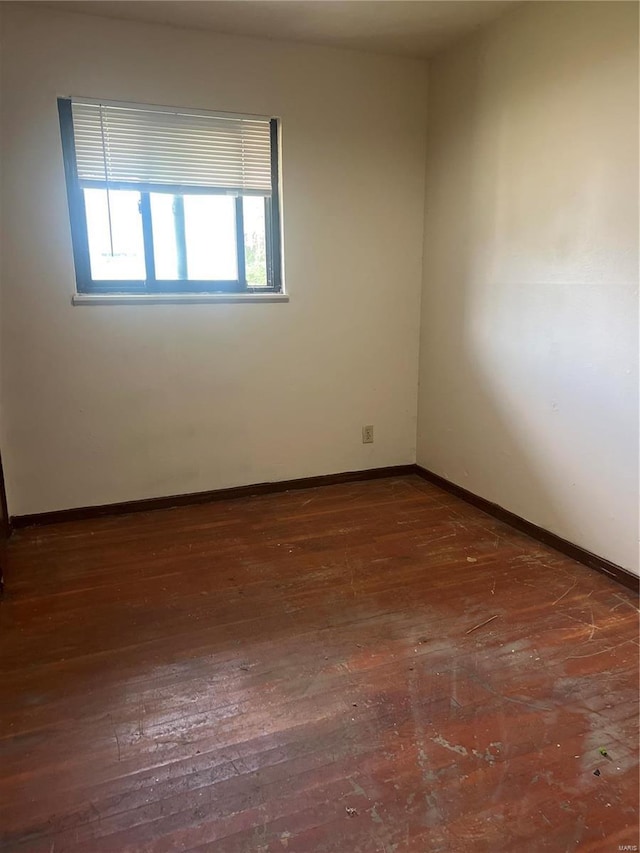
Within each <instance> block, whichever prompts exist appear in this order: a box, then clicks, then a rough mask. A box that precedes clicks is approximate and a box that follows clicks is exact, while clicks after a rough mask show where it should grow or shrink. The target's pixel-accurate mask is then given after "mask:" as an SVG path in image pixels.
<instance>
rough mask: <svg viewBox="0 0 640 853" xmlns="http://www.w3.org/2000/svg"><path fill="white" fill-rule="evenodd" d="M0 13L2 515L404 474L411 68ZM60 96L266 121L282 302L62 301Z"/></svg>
mask: <svg viewBox="0 0 640 853" xmlns="http://www.w3.org/2000/svg"><path fill="white" fill-rule="evenodd" d="M2 5H3V6H4V7H5V8H4V9H3V17H4V35H3V41H4V46H3V51H2V53H3V56H2V62H3V69H2V83H3V92H2V108H3V113H2V131H3V133H2V139H3V141H2V145H3V147H2V157H3V161H4V162H3V186H2V202H3V219H2V235H3V244H2V354H3V357H2V364H3V368H4V370H3V375H2V395H1V400H2V410H3V413H4V420H3V423H2V434H1V436H0V446H1V447H2V451H3V457H4V462H5V473H6V480H7V490H8V497H9V504H10V511H11V513H12V514H23V513H35V512H40V511H47V510H55V509H61V508H65V507H74V506H86V505H92V504H101V503H109V502H112V501H123V500H130V499H137V498H145V497H152V496H159V495H168V494H176V493H185V492H194V491H199V490H206V489H216V488H223V487H226V486H234V485H240V484H246V483H255V482H260V481H266V480H281V479H287V478H293V477H303V476H307V475H314V474H324V473H330V472H336V471H345V470H353V469H364V468H370V467H376V466H386V465H394V464H402V463H409V462H413V461H414V459H415V435H416V384H417V359H418V337H419V334H418V324H419V298H420V277H421V263H422V229H423V222H422V217H423V181H424V146H425V91H426V90H425V86H426V64H425V63H423V62H419V61H414V60H405V59H394V58H386V57H379V56H369V55H366V54H358V53H351V52H347V51H338V50H328V49H324V48H315V47H305V46H299V45H287V44H279V43H276V42H267V41H254V40H251V39H240V38H234V37H225V36H217V35H213V34H211V33H206V32H196V31H188V30H181V29H174V28H170V27H163V26H155V25H148V24H136V23H131V22H122V21H115V20H108V19H101V18H96V17H89V16H83V15H76V14H66V13H60V12H54V11H51V10H46V9H27V8H24V6H23V7H21V8H15V7H13V6H7V4H6V3H5V4H2ZM69 94H76V95H85V96H92V97H104V98H112V99H118V100H130V101H139V102H143V103H144V102H149V103H160V104H169V105H179V106H192V107H201V108H211V109H220V110H230V111H235V112H249V113H260V114H268V115H277V116H280V117H281V118H282V127H283V183H284V242H285V271H286V287H287V290H288V292H289V293H290V295H291V301H290V303H289V304H271V305H255V304H252V305H219V304H216V305H195V306H194V305H173V306H172V305H153V306H139V305H136V306H130V307H112V306H108V307H104V306H100V307H95V306H92V307H90V308H87V307H72V306H71V303H70V297H71V294H72V292H73V290H74V273H73V261H72V253H71V242H70V235H69V225H68V217H67V202H66V194H65V186H64V174H63V166H62V158H61V150H60V138H59V137H60V134H59V128H58V120H57V112H56V96H58V95H69ZM363 424H374V426H375V443H374V444H373V445H366V446H363V445H362V443H361V427H362V425H363Z"/></svg>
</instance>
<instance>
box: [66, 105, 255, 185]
mask: <svg viewBox="0 0 640 853" xmlns="http://www.w3.org/2000/svg"><path fill="white" fill-rule="evenodd" d="M72 114H73V124H74V138H75V147H76V161H77V169H78V178H79V179H80V180H81V181H106V182H113V183H127V182H129V183H135V182H140V183H145V184H148V185H153V184H154V183H156V184H162V185H163V186H167V185H175V186H176V187H180V186H194V187H206V186H211V187H216V188H221V189H224V188H226V187H228V188H230V189H234V190H239V191H262V192H267V193H268V192H270V191H271V139H270V128H269V119H268V118H264V119H246V118H238V117H225V116H223V115H220V114H211V115H193V114H189V113H186V112H185V113H181V112H179V111H175V110H174V111H170V110H168V109H167V110H166V111H165V110H164V109H162V108H158V109H152V108H149V107H142V106H141V107H140V108H139V109H137V108H136V107H135V105H132V106H131V107H122V106H110V105H101V104H96V103H85V102H82V101H79V100H78V101H75V100H74V101H72Z"/></svg>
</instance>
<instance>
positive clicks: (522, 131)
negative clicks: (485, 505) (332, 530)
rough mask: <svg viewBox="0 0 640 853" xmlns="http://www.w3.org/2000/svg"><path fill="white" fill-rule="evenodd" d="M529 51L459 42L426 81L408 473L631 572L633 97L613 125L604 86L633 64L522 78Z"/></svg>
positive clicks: (616, 105) (591, 63) (552, 69)
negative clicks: (414, 416) (415, 401)
mask: <svg viewBox="0 0 640 853" xmlns="http://www.w3.org/2000/svg"><path fill="white" fill-rule="evenodd" d="M579 5H580V6H582V5H583V4H579ZM592 23H593V22H592ZM512 35H513V34H512ZM578 35H580V33H579V34H578ZM584 41H585V42H587V41H589V39H586V38H585V39H584ZM533 42H534V43H533V44H532V46H531V51H530V53H531V55H529V54H528V53H527V51H524V50H522V49H521V55H517V49H518V43H517V40H516V39H514V38H513V37H512V38H510V39H502V40H501V41H497V43H495V44H493V45H492V46H491V47H492V48H495V50H493V54H494V55H490V51H489V50H488V49H487V44H486V43H485V41H484V40H483V39H479V38H474V39H473V40H471V41H468V42H467V44H466V46H465V48H464V50H458V51H456V53H455V55H453V56H452V55H450V54H449V55H447V56H446V57H444V58H443V59H441V60H440V61H439V62H438V63H437V65H436V66H435V69H434V74H433V77H432V84H431V83H430V86H431V92H430V101H429V116H430V118H429V122H430V130H429V139H428V162H427V206H426V211H425V227H426V249H425V289H424V293H423V307H422V318H423V327H422V328H423V332H422V334H423V338H422V342H421V376H420V408H419V411H420V427H419V439H418V462H419V464H422V465H424V466H425V467H427V468H430V469H431V470H434V471H435V472H436V473H438V474H440V475H442V476H444V477H446V478H447V479H449V480H452V481H453V482H455V483H458V484H459V485H461V486H463V487H465V488H467V489H469V490H470V491H472V492H475V493H477V494H480V495H482V496H483V497H485V498H488V499H489V500H492V501H495V502H496V503H498V504H500V505H501V506H504V507H506V508H507V509H509V510H511V511H512V512H515V513H516V514H518V515H520V516H522V517H524V518H526V519H528V520H530V521H533V522H534V523H536V524H538V525H540V526H542V527H544V528H546V529H549V530H551V531H553V532H554V533H557V534H558V535H560V536H563V537H564V538H566V539H569V540H570V541H573V542H576V543H577V544H579V545H581V546H582V547H586V548H587V549H589V550H591V551H594V552H595V553H598V554H600V555H601V556H604V557H607V558H608V559H610V560H613V561H614V562H616V563H619V564H621V565H623V566H625V567H632V566H634V565H635V563H636V560H637V535H634V531H635V532H636V533H637V495H638V477H637V472H638V448H637V434H638V404H637V388H638V384H637V351H638V340H637V339H638V330H637V324H636V323H635V320H634V318H636V317H637V292H636V287H635V284H634V281H633V279H634V274H635V273H634V270H635V269H637V239H636V240H635V245H634V237H633V235H634V234H635V235H637V219H638V214H637V200H636V199H635V198H633V196H634V193H628V192H626V193H625V189H626V187H628V186H630V185H631V183H632V182H630V177H633V176H629V174H628V170H627V171H626V173H625V171H624V163H625V162H627V163H628V164H633V163H634V162H635V158H634V157H633V150H632V146H631V144H633V143H634V141H635V140H637V97H636V100H635V103H632V102H631V99H632V98H633V97H634V96H636V95H637V92H636V91H634V87H633V86H628V85H627V87H626V90H627V93H628V95H629V103H628V104H627V107H628V108H629V112H628V113H627V117H628V116H629V115H630V116H631V118H630V119H629V118H628V121H629V124H628V128H627V127H626V126H623V127H622V128H621V127H620V122H621V118H620V116H621V115H624V113H623V112H622V109H621V107H624V101H625V95H624V94H623V95H621V96H619V97H618V100H616V97H613V98H612V97H611V91H612V89H611V87H615V83H616V80H617V79H621V80H623V81H628V79H629V77H628V76H625V72H626V74H627V75H629V74H630V73H635V70H634V62H633V56H631V60H632V61H631V62H630V57H629V52H628V53H627V57H626V58H625V56H624V53H623V54H622V56H621V54H620V51H619V49H618V50H615V45H614V42H613V40H611V41H610V42H609V43H608V45H606V46H605V47H603V49H602V50H601V51H600V54H598V53H596V54H594V53H593V51H590V52H589V54H588V57H587V56H586V48H585V49H584V50H582V51H581V50H580V49H579V48H577V49H576V52H577V55H576V56H575V57H573V58H572V61H569V59H568V58H567V57H566V56H562V57H560V56H558V61H557V62H554V61H552V59H553V57H552V58H551V59H550V61H549V62H548V63H547V64H546V65H545V64H542V65H541V66H540V67H539V68H538V67H537V66H536V68H535V73H534V72H533V70H532V63H533V62H534V57H535V54H536V44H535V36H534V37H533ZM559 42H560V35H558V44H559ZM606 47H608V48H609V49H608V50H607V49H605V48H606ZM520 48H522V45H521V44H520ZM554 49H555V45H554V43H553V40H551V42H550V43H547V44H546V50H547V51H550V52H551V53H552V54H553V52H554ZM634 50H635V69H637V47H636V48H634ZM629 66H631V70H630V67H629ZM604 67H606V68H607V69H608V74H604V75H602V73H601V72H602V69H603V68H604ZM509 72H510V73H509ZM620 75H622V77H621V76H620ZM603 77H604V79H603ZM636 78H637V75H636ZM621 89H622V91H623V92H624V86H622V87H620V86H618V87H616V88H615V91H617V92H618V93H620V90H621ZM612 101H613V103H612ZM596 110H597V111H598V115H599V116H600V118H599V124H598V128H597V129H596V130H595V131H594V128H593V126H592V125H593V115H594V111H596ZM634 111H635V129H636V133H635V139H634V133H633V129H634V126H633V116H634ZM600 122H601V124H600ZM625 139H628V141H629V143H630V145H629V150H625V145H626V142H625ZM627 154H628V155H629V157H628V159H627V160H625V156H626V155H627ZM621 163H622V165H620V164H621ZM636 184H637V181H636ZM616 189H617V190H618V193H617V194H616ZM625 205H626V209H625ZM620 208H621V209H622V210H620ZM625 214H626V218H624V219H623V222H622V223H620V225H621V227H620V228H619V227H618V225H617V224H616V222H615V220H616V216H617V218H618V220H619V219H620V217H621V216H622V217H625ZM629 220H631V227H630V224H629ZM634 223H635V231H634V227H633V226H634ZM625 236H627V241H626V244H625V240H624V237H625ZM630 247H633V251H630Z"/></svg>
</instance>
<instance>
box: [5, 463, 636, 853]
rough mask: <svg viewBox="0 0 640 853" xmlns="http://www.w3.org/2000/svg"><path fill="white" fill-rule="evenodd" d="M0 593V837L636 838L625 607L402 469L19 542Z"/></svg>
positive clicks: (590, 841)
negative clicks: (388, 475) (394, 474)
mask: <svg viewBox="0 0 640 853" xmlns="http://www.w3.org/2000/svg"><path fill="white" fill-rule="evenodd" d="M6 582H7V587H8V594H7V597H6V599H5V600H4V602H3V603H2V604H1V605H0V632H1V637H2V644H1V646H0V717H1V722H2V726H1V728H0V843H1V845H2V849H3V850H5V849H6V850H7V851H11V850H15V851H21V853H24V851H29V853H38V851H40V850H45V851H48V853H51V850H55V851H57V853H60V851H65V850H66V851H75V853H79V852H80V851H90V853H100V851H108V853H111V852H113V853H123V851H127V850H131V851H165V850H166V851H174V850H198V851H204V850H213V851H216V853H236V851H238V853H240V851H242V853H245V851H247V853H248V851H251V853H254V851H262V853H273V851H276V850H278V851H281V850H291V851H296V853H311V851H313V853H321V851H323V852H324V853H326V852H327V851H329V852H330V853H333V852H335V853H357V851H361V853H369V851H371V853H373V851H384V853H389V851H391V850H393V851H394V853H403V851H406V853H426V851H429V853H431V851H437V850H442V851H445V850H446V851H458V850H460V851H462V850H468V849H470V850H474V851H476V850H477V851H484V850H487V851H489V850H504V851H511V850H513V851H518V853H520V851H527V850H531V851H539V850H549V851H565V850H569V849H571V850H584V851H592V850H594V851H595V850H603V851H605V850H611V849H617V845H618V844H626V843H629V844H634V843H637V840H634V839H636V838H637V827H638V779H637V771H638V746H637V745H638V661H639V655H640V647H639V645H638V608H637V600H636V599H635V598H634V596H633V595H632V594H631V593H630V592H629V591H628V590H626V589H624V588H622V587H619V586H618V585H616V584H615V583H614V582H612V581H610V580H609V579H608V578H606V577H604V576H602V575H599V574H597V573H595V572H593V571H592V570H590V569H588V568H586V567H584V566H582V565H580V564H578V563H575V562H573V561H572V560H570V559H568V558H567V557H564V556H562V555H560V554H558V553H556V552H553V551H552V550H550V549H548V548H546V547H544V546H542V545H540V544H539V543H538V542H534V541H533V540H531V539H529V538H528V537H527V536H525V535H523V534H520V533H517V532H515V531H513V530H511V529H510V528H508V527H507V526H505V525H504V524H502V523H501V522H499V521H497V520H496V519H494V518H491V517H489V516H486V515H485V514H484V513H482V512H480V511H479V510H477V509H475V508H474V507H471V506H469V505H467V504H465V503H462V502H460V501H459V500H458V499H457V498H455V497H454V496H452V495H450V494H448V493H444V492H440V491H439V490H438V489H437V488H436V487H434V486H433V485H431V484H430V483H427V482H425V481H424V480H422V479H420V478H418V477H414V476H407V477H401V478H395V479H390V480H378V481H372V482H364V483H348V484H342V485H334V486H325V487H322V488H317V489H309V490H301V491H297V492H291V493H281V494H277V495H263V496H259V497H253V498H243V499H238V500H232V501H228V502H217V503H214V504H210V505H206V504H203V505H198V506H191V507H181V508H176V509H173V510H158V511H156V512H149V513H138V514H135V515H131V516H120V517H117V518H102V519H97V520H91V521H89V520H88V521H78V522H65V523H61V524H57V525H52V526H50V527H47V528H33V529H25V530H21V531H20V532H19V533H18V534H17V536H16V537H15V538H14V539H13V540H12V542H11V545H10V549H9V560H8V567H7V572H6ZM601 748H605V749H606V751H607V753H608V754H607V755H606V756H603V755H602V754H601V753H600V749H601ZM595 771H599V774H600V775H594V774H595ZM348 809H353V810H355V811H353V812H351V813H350V812H348V811H347V810H348Z"/></svg>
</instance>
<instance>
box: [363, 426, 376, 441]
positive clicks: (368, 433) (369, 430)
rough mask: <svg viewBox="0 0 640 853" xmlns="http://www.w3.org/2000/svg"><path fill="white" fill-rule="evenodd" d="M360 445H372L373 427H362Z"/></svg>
mask: <svg viewBox="0 0 640 853" xmlns="http://www.w3.org/2000/svg"><path fill="white" fill-rule="evenodd" d="M362 443H363V444H373V426H371V425H370V426H363V427H362Z"/></svg>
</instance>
